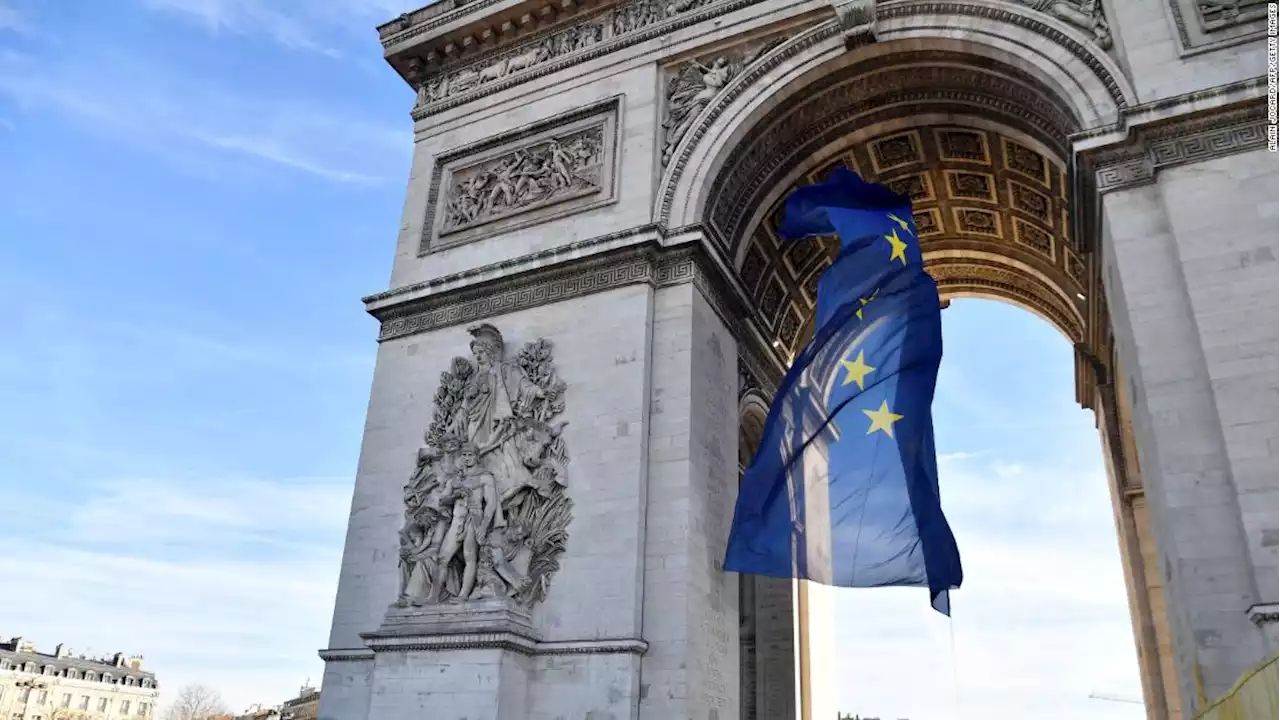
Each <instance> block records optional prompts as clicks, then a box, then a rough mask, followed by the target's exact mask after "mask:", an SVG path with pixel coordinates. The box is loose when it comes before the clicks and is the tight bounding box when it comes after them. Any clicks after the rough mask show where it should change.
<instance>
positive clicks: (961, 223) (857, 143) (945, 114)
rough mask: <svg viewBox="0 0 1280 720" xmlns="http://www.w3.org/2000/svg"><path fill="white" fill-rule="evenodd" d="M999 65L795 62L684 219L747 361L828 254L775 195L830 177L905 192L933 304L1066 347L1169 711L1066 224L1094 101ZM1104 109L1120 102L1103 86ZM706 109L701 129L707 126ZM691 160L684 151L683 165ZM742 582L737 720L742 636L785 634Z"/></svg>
mask: <svg viewBox="0 0 1280 720" xmlns="http://www.w3.org/2000/svg"><path fill="white" fill-rule="evenodd" d="M937 45H941V46H943V47H945V48H946V49H942V48H939V47H937ZM948 46H949V47H948ZM999 56H1000V53H999V52H998V51H993V50H992V48H990V47H986V48H985V50H984V51H983V52H975V51H974V45H973V44H972V43H970V44H967V45H966V43H964V42H957V43H946V42H941V43H935V44H931V45H929V46H928V47H927V48H926V47H921V44H920V43H918V42H915V41H912V40H908V39H901V40H896V41H894V40H886V41H884V42H883V43H881V44H879V45H878V46H877V47H876V52H874V53H868V54H867V55H865V56H862V57H861V59H859V60H858V61H857V62H848V61H847V60H846V59H845V57H844V56H841V57H838V58H837V59H835V60H829V61H827V63H826V64H825V65H824V64H819V65H816V66H815V67H811V68H809V69H808V70H807V71H806V72H804V73H802V74H800V77H801V79H799V80H795V81H793V85H801V84H803V87H801V88H799V89H792V90H791V91H790V92H789V93H788V94H787V100H788V101H787V102H785V103H779V102H772V103H767V104H764V105H762V106H761V107H764V108H767V109H765V110H761V111H758V112H755V113H746V114H745V117H748V118H749V119H748V120H745V121H744V122H746V123H747V127H745V128H738V129H736V130H731V129H729V128H725V129H723V130H722V131H721V133H720V135H721V136H723V137H730V138H733V139H734V140H733V142H732V143H727V144H726V145H725V146H724V147H723V148H722V149H721V152H720V154H719V156H716V155H712V154H705V155H703V157H704V158H705V160H704V162H705V163H706V165H709V166H715V167H717V168H718V170H717V172H716V173H715V174H714V175H708V176H706V185H707V187H706V189H705V190H702V191H699V190H697V189H690V191H689V192H688V193H685V194H684V195H686V196H688V197H702V198H703V201H704V202H705V205H703V207H702V208H701V218H702V222H701V225H702V227H703V229H704V231H706V232H707V233H708V234H709V235H710V236H711V237H712V239H713V241H716V242H719V243H721V244H722V250H723V252H724V254H725V256H726V260H727V262H729V263H731V265H732V267H733V268H734V270H735V280H736V281H737V282H738V283H739V284H740V288H741V291H742V292H743V293H744V294H745V295H746V296H747V298H749V305H750V308H751V312H752V313H753V318H752V319H753V320H754V322H755V326H756V327H757V328H758V330H759V337H760V341H761V347H759V348H758V349H757V351H758V352H759V353H761V354H767V355H771V356H772V357H773V358H774V359H775V360H776V361H777V362H778V363H780V364H781V365H784V366H785V365H787V364H789V363H790V360H791V358H793V357H794V356H795V354H796V353H798V352H799V351H800V349H801V348H802V347H803V345H804V344H805V342H807V340H808V338H809V336H811V334H812V332H813V327H812V324H813V321H814V315H815V310H816V308H815V301H816V297H815V294H816V288H817V280H818V277H819V276H820V275H821V273H822V272H823V270H825V268H826V267H827V266H828V265H829V264H830V261H831V259H832V257H833V256H834V252H835V249H836V242H835V240H834V238H827V239H820V240H815V241H810V242H801V243H784V242H783V241H782V240H781V239H780V238H779V237H778V235H777V232H776V228H777V227H778V225H779V222H780V220H781V210H782V202H783V200H784V199H785V197H786V195H787V194H788V192H789V191H790V189H792V188H793V187H795V186H796V185H799V184H803V183H808V182H814V181H816V180H818V179H819V178H821V177H822V176H824V175H825V174H826V173H827V172H829V171H830V169H832V168H833V167H835V166H836V165H845V166H846V167H849V168H850V169H852V170H854V171H856V172H858V173H860V174H861V175H862V176H863V177H866V178H868V179H871V180H874V181H877V182H882V183H884V184H886V185H888V186H890V187H892V188H894V189H896V190H898V191H900V192H903V193H905V194H908V195H909V196H910V197H911V198H912V201H913V206H914V210H915V221H916V226H917V228H918V231H919V236H920V240H921V244H922V249H923V250H924V255H925V263H926V268H927V270H928V271H929V272H930V274H931V275H933V277H934V278H935V280H936V281H937V282H938V285H939V291H940V294H941V296H942V298H943V301H944V303H946V302H949V301H950V299H952V298H956V297H985V298H994V299H998V300H1001V301H1004V302H1008V303H1011V304H1013V305H1016V306H1018V307H1021V308H1023V309H1025V310H1028V311H1030V312H1032V313H1034V314H1036V315H1038V316H1040V317H1041V318H1042V319H1044V320H1045V321H1047V322H1048V323H1049V324H1050V325H1052V326H1053V327H1054V328H1056V329H1057V330H1058V331H1059V332H1061V333H1062V334H1063V336H1065V337H1066V338H1067V339H1068V341H1069V342H1070V343H1071V344H1072V346H1073V347H1074V350H1075V363H1076V372H1075V377H1074V378H1073V382H1074V385H1075V390H1076V398H1077V401H1078V402H1079V403H1080V404H1081V405H1082V406H1083V407H1085V408H1089V409H1093V410H1095V412H1096V413H1097V414H1098V416H1099V417H1098V425H1099V428H1100V429H1101V431H1102V432H1101V436H1100V437H1101V444H1102V451H1103V453H1104V454H1105V455H1106V457H1107V460H1108V462H1107V466H1108V468H1109V470H1110V476H1111V477H1110V479H1111V484H1112V486H1113V487H1112V491H1113V492H1112V496H1113V501H1114V510H1115V513H1116V519H1117V527H1118V529H1119V532H1120V545H1121V547H1122V558H1123V561H1124V569H1125V574H1126V581H1127V586H1128V588H1129V594H1130V604H1131V611H1132V616H1133V623H1134V629H1135V641H1136V645H1137V649H1138V652H1137V655H1138V657H1139V661H1140V664H1141V672H1142V677H1143V685H1144V693H1145V696H1146V703H1147V707H1148V712H1149V714H1150V716H1151V717H1179V716H1180V715H1181V711H1180V709H1179V708H1180V701H1179V699H1178V694H1177V686H1176V683H1175V682H1174V681H1173V677H1172V666H1173V660H1172V657H1171V656H1170V653H1169V648H1170V637H1169V624H1168V621H1167V619H1166V617H1165V615H1164V612H1163V608H1164V606H1165V600H1164V597H1163V588H1162V585H1161V580H1160V577H1159V573H1158V572H1156V571H1155V569H1154V568H1150V567H1148V563H1147V562H1145V560H1144V558H1146V557H1149V556H1150V554H1151V551H1152V548H1153V546H1154V538H1153V536H1152V533H1151V530H1150V524H1149V520H1148V518H1147V517H1146V514H1145V512H1144V509H1143V508H1144V503H1145V498H1144V490H1143V487H1142V482H1141V476H1140V473H1139V470H1138V465H1137V460H1136V452H1135V447H1134V445H1133V441H1132V434H1131V433H1129V432H1128V430H1127V428H1128V427H1129V424H1130V421H1129V409H1128V406H1127V405H1126V404H1125V403H1124V402H1122V399H1121V398H1120V397H1118V395H1117V393H1116V391H1115V388H1114V387H1113V384H1112V381H1111V378H1112V377H1113V376H1114V369H1113V368H1114V366H1115V363H1116V360H1115V357H1114V349H1113V342H1112V339H1111V338H1112V330H1111V327H1110V319H1109V316H1108V310H1107V303H1106V297H1105V292H1104V291H1103V287H1102V281H1101V277H1100V263H1099V261H1098V258H1097V255H1096V253H1095V252H1094V249H1095V248H1096V247H1097V245H1096V242H1097V239H1096V237H1093V236H1091V231H1090V230H1089V229H1088V228H1089V227H1090V226H1089V224H1088V223H1080V222H1079V220H1078V218H1079V217H1081V215H1082V214H1084V213H1087V212H1088V211H1089V210H1088V203H1083V202H1081V201H1080V199H1079V197H1078V193H1079V192H1082V191H1084V192H1088V191H1089V188H1088V187H1087V186H1086V187H1084V188H1081V187H1079V185H1078V183H1077V180H1078V177H1077V172H1076V168H1075V167H1074V160H1073V157H1074V156H1073V154H1072V150H1071V141H1070V139H1069V138H1070V136H1072V135H1073V134H1075V133H1078V132H1080V131H1081V130H1082V129H1083V128H1084V127H1086V126H1084V125H1082V123H1083V122H1087V121H1092V122H1100V121H1101V120H1102V119H1101V118H1099V117H1097V116H1093V117H1092V118H1090V120H1085V119H1082V115H1084V116H1086V117H1087V116H1088V115H1087V112H1085V111H1086V110H1095V111H1096V109H1097V107H1098V103H1097V102H1094V99H1093V98H1088V101H1087V102H1084V103H1082V105H1083V107H1081V106H1074V107H1073V105H1072V104H1071V103H1070V102H1068V101H1067V100H1064V99H1063V96H1062V95H1061V94H1059V92H1057V91H1056V90H1054V89H1051V87H1050V86H1048V85H1047V84H1046V82H1045V80H1044V79H1043V78H1044V77H1045V75H1046V73H1043V72H1039V71H1038V69H1037V68H1036V67H1034V66H1033V65H1032V66H1029V64H1028V63H1026V62H1017V64H1014V61H1013V60H1012V59H1011V58H1008V57H999ZM711 62H714V59H713V58H712V59H711ZM828 65H829V66H830V67H828ZM1104 74H1105V73H1104ZM1078 84H1081V85H1083V84H1087V83H1078ZM1097 86H1098V87H1099V88H1105V87H1106V86H1107V83H1106V82H1103V81H1101V80H1100V81H1099V82H1098V84H1097ZM779 92H783V93H786V92H787V91H786V90H785V89H780V90H779ZM1106 98H1107V99H1109V100H1110V101H1113V102H1114V103H1115V104H1116V105H1123V104H1124V102H1125V97H1124V93H1123V92H1119V89H1118V88H1115V87H1113V88H1109V89H1108V92H1107V95H1106ZM1077 99H1079V98H1077ZM1111 107H1112V108H1114V107H1115V106H1114V105H1113V106H1111ZM713 114H714V110H713V112H711V113H708V117H707V118H706V120H707V122H708V125H707V127H709V126H711V125H713V124H714V123H715V122H716V120H715V119H713V118H712V115H713ZM702 127H703V126H699V128H697V129H702ZM697 129H695V131H694V132H696V130H697ZM708 133H710V131H708ZM698 154H699V153H698V150H697V149H695V148H693V147H690V146H689V145H688V144H686V145H685V146H684V154H683V156H682V157H692V156H697V155H698ZM681 174H682V169H681V168H679V167H676V168H673V170H672V172H671V173H669V175H668V176H667V178H666V179H667V181H668V182H669V183H670V185H671V186H677V185H679V183H680V176H681ZM681 195H682V193H681V192H680V191H676V193H675V196H676V197H680V196H681ZM677 205H678V204H677ZM689 209H690V208H689V207H687V206H686V207H683V208H681V207H673V212H679V211H687V210H689ZM1078 227H1085V228H1086V230H1085V232H1083V233H1080V232H1078V231H1077V228H1078ZM1064 380H1065V378H1064ZM757 394H758V391H756V390H752V389H748V390H747V392H746V393H745V394H744V396H743V402H744V406H743V416H742V417H743V431H742V434H741V435H740V437H741V438H742V442H743V445H742V446H740V454H741V453H743V452H746V451H748V449H749V447H750V445H749V443H750V442H751V441H752V439H753V438H758V437H759V429H758V426H759V424H760V421H759V420H758V419H756V418H755V416H756V415H757V414H758V412H757V411H755V410H753V409H752V407H751V404H750V403H749V402H748V401H750V400H751V399H752V398H753V397H756V395H757ZM758 584H759V580H755V581H752V580H744V581H743V586H744V590H743V594H742V597H743V609H742V616H743V621H742V625H743V628H744V635H743V648H742V653H743V658H742V662H741V667H742V673H743V676H742V679H741V689H740V692H741V693H742V698H743V710H744V713H748V714H745V715H744V717H752V715H750V714H749V713H750V710H751V709H752V708H750V707H749V705H748V704H749V703H750V702H755V703H757V704H758V703H760V702H764V701H766V698H768V697H769V694H768V693H766V692H764V691H762V690H761V688H762V687H763V686H764V685H765V684H766V681H765V679H764V675H765V673H766V672H767V671H765V670H763V669H762V668H763V667H764V665H765V662H764V661H763V660H764V659H765V658H764V655H766V654H767V651H766V650H763V649H762V648H761V646H760V644H759V642H758V636H759V634H760V632H761V631H762V628H765V627H770V623H772V624H773V626H776V627H773V629H774V631H775V632H781V631H783V630H784V629H785V628H783V627H782V624H781V623H779V622H777V620H776V619H769V618H765V619H761V618H760V617H756V615H759V614H761V613H762V606H761V604H760V601H759V599H758V598H757V597H756V592H757V591H756V590H755V588H756V587H758ZM787 600H788V601H789V600H790V598H789V597H787ZM753 674H754V675H753ZM773 682H774V684H775V685H779V684H785V683H780V682H779V681H778V680H777V679H773ZM759 717H765V715H759Z"/></svg>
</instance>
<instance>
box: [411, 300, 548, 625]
mask: <svg viewBox="0 0 1280 720" xmlns="http://www.w3.org/2000/svg"><path fill="white" fill-rule="evenodd" d="M470 332H471V335H472V341H471V352H472V358H471V359H467V358H461V357H459V358H454V360H453V363H452V365H451V367H450V369H449V370H448V371H446V372H445V373H443V374H442V375H441V380H440V388H439V390H438V391H437V392H436V397H435V416H434V419H433V421H432V423H431V427H430V428H429V429H428V431H427V434H426V438H425V440H426V444H425V446H424V447H423V448H421V449H420V450H419V451H418V461H417V467H416V469H415V471H414V473H413V475H412V477H411V478H410V481H409V483H408V484H407V485H406V486H405V524H404V528H403V529H402V530H401V538H400V593H399V599H398V601H397V604H399V605H401V606H421V605H432V604H438V603H443V602H464V601H467V600H479V599H484V598H491V597H505V598H511V599H513V600H515V601H516V602H518V603H520V604H522V605H526V606H527V605H531V604H533V603H535V602H537V601H539V600H541V599H542V598H543V597H544V596H545V594H546V590H547V586H548V583H549V581H550V577H551V575H552V574H553V573H554V572H555V570H556V569H558V567H559V563H558V557H559V555H560V553H562V552H563V550H564V542H565V539H566V537H567V533H566V527H567V525H568V523H569V520H570V509H571V503H570V501H569V498H568V497H567V495H566V494H565V487H566V486H567V482H568V481H567V477H566V473H565V467H566V465H567V462H568V455H567V453H566V452H565V447H564V442H563V439H562V437H561V431H562V430H563V428H564V426H565V424H566V423H563V422H558V423H557V422H554V420H555V418H556V417H557V416H559V415H560V414H561V413H562V412H563V410H564V390H565V386H564V383H563V382H561V381H560V380H559V379H558V378H557V377H556V373H555V368H554V366H553V365H552V362H551V344H550V343H548V342H547V341H545V340H539V341H535V342H532V343H529V344H528V345H526V346H525V347H524V348H523V349H522V350H521V351H520V353H519V354H518V355H517V357H516V358H515V359H514V360H507V359H506V358H505V355H504V343H503V339H502V334H501V333H500V332H498V330H497V328H495V327H494V326H492V325H489V324H482V325H478V326H476V327H473V328H471V329H470Z"/></svg>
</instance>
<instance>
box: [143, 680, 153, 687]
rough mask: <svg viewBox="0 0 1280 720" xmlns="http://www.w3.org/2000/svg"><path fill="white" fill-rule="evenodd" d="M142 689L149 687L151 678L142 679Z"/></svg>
mask: <svg viewBox="0 0 1280 720" xmlns="http://www.w3.org/2000/svg"><path fill="white" fill-rule="evenodd" d="M142 687H144V688H149V687H151V678H142Z"/></svg>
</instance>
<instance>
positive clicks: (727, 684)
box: [639, 283, 740, 720]
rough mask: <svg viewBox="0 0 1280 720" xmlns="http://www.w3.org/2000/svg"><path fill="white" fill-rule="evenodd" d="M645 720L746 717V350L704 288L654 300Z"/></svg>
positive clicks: (681, 288) (675, 290)
mask: <svg viewBox="0 0 1280 720" xmlns="http://www.w3.org/2000/svg"><path fill="white" fill-rule="evenodd" d="M651 362H652V374H651V386H650V405H649V418H650V424H649V456H648V458H649V465H648V503H647V504H648V519H647V523H646V541H645V549H644V625H643V627H644V638H645V640H646V641H647V642H648V648H649V649H648V652H647V653H646V654H645V656H644V658H643V661H642V665H641V671H640V675H641V681H640V682H641V701H640V715H639V716H640V718H641V720H666V719H667V718H676V717H689V718H716V719H718V720H726V719H727V718H735V717H737V715H738V713H739V711H740V705H739V698H738V691H739V688H738V681H737V677H736V676H737V672H738V651H739V647H738V578H737V575H735V574H732V573H725V572H724V571H723V569H722V563H723V560H724V549H725V543H726V541H727V539H728V536H729V524H730V523H731V522H732V519H733V504H734V498H735V496H736V489H737V466H736V464H737V437H738V432H737V431H738V427H737V425H738V413H737V383H738V375H737V350H736V343H735V341H734V339H733V336H732V334H731V333H730V332H729V330H728V329H727V328H726V327H725V324H724V322H723V321H722V320H721V318H720V317H719V316H718V315H717V313H716V311H715V310H714V309H713V307H712V305H711V304H710V303H709V302H708V301H707V299H706V297H704V295H703V293H702V291H701V289H700V288H699V286H698V285H695V284H693V283H688V284H683V285H675V286H671V287H666V288H661V289H659V290H658V291H657V293H656V294H655V296H654V308H653V353H652V359H651Z"/></svg>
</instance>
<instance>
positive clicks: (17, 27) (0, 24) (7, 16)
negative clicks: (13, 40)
mask: <svg viewBox="0 0 1280 720" xmlns="http://www.w3.org/2000/svg"><path fill="white" fill-rule="evenodd" d="M3 31H8V32H14V33H19V34H26V33H28V32H30V31H31V25H30V23H29V21H28V20H27V18H26V16H24V15H23V14H22V13H20V12H18V11H17V9H15V8H14V7H12V6H11V5H8V4H7V3H4V2H0V32H3Z"/></svg>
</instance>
